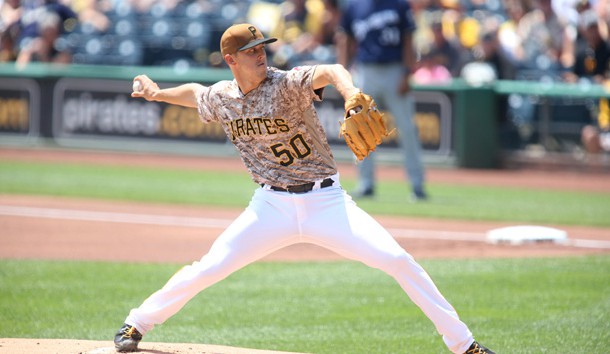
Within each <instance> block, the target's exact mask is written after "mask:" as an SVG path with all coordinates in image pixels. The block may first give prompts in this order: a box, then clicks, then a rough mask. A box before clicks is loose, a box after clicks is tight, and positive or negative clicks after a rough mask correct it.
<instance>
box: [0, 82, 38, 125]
mask: <svg viewBox="0 0 610 354" xmlns="http://www.w3.org/2000/svg"><path fill="white" fill-rule="evenodd" d="M39 106H40V89H39V86H38V84H37V83H36V81H34V80H30V79H13V78H3V79H2V80H0V134H2V135H14V136H37V135H38V127H39V122H40V118H39V116H38V109H37V108H38V107H39Z"/></svg>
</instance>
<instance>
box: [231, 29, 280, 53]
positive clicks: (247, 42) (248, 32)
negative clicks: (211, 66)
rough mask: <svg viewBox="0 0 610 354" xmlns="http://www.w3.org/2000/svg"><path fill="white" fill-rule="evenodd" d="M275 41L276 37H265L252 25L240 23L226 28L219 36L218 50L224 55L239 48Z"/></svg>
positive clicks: (243, 48) (237, 50)
mask: <svg viewBox="0 0 610 354" xmlns="http://www.w3.org/2000/svg"><path fill="white" fill-rule="evenodd" d="M275 41H277V38H265V37H264V36H263V33H262V32H261V31H259V30H258V28H256V27H255V26H254V25H251V24H249V23H240V24H237V25H233V26H231V27H229V28H227V30H226V31H225V32H224V33H223V34H222V37H221V38H220V51H221V53H222V55H223V56H224V55H225V54H234V53H237V52H239V51H240V50H245V49H248V48H252V47H254V46H257V45H259V44H263V43H273V42H275Z"/></svg>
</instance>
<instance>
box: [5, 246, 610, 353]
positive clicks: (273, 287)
mask: <svg viewBox="0 0 610 354" xmlns="http://www.w3.org/2000/svg"><path fill="white" fill-rule="evenodd" d="M421 263H422V265H423V266H424V267H425V268H426V269H427V270H428V272H429V273H430V274H431V276H432V278H433V279H434V280H435V282H436V283H437V285H438V286H439V288H440V289H441V291H442V292H443V293H444V294H445V296H446V297H447V298H448V300H449V301H450V302H451V303H452V304H453V305H454V306H455V307H456V308H457V310H458V312H459V313H460V316H461V317H462V319H463V320H464V321H465V322H466V323H468V325H469V326H470V328H471V329H472V330H473V332H474V333H475V335H476V336H477V338H478V339H480V340H481V342H483V343H486V344H488V345H489V346H490V347H492V348H493V349H495V350H496V351H497V352H499V353H517V354H518V353H583V352H604V351H605V350H606V349H607V348H608V347H609V346H610V339H609V337H608V333H610V322H608V319H607V314H608V310H609V309H610V297H608V294H609V293H610V272H609V270H610V257H607V256H597V257H573V258H559V259H553V258H543V259H501V260H442V261H436V260H425V261H422V262H421ZM179 267H180V266H179V265H176V264H128V263H123V264H113V263H99V262H60V261H23V260H20V261H16V260H3V261H0V313H2V314H3V315H2V316H0V334H1V335H2V336H3V337H30V338H39V337H43V338H79V339H93V340H108V341H110V340H111V338H112V335H113V334H114V331H115V330H116V329H117V328H118V326H119V325H120V324H121V321H122V320H123V319H124V317H125V316H126V315H127V312H128V311H129V309H130V308H131V307H133V306H137V305H138V304H139V303H140V302H141V301H143V300H144V298H145V297H146V296H148V295H150V293H151V292H152V291H154V290H157V289H158V288H159V287H160V286H162V285H163V283H164V282H165V281H166V280H167V279H168V278H169V277H170V276H171V274H173V273H174V272H175V271H176V270H177V269H178V268H179ZM380 275H381V276H380ZM145 340H147V341H151V342H153V341H163V342H196V343H209V344H222V345H235V346H243V347H252V348H266V349H276V350H288V351H301V352H310V353H320V354H323V353H367V354H369V353H398V352H408V353H445V352H447V351H446V349H445V348H444V345H443V343H442V340H441V339H440V337H439V336H437V335H436V333H435V330H434V327H433V326H432V324H431V323H430V322H429V320H428V319H427V318H425V317H424V316H423V315H422V314H421V312H420V311H419V309H418V308H417V307H416V306H415V305H413V304H412V303H411V302H410V301H409V300H408V298H407V297H406V296H405V295H404V294H403V292H402V291H401V290H400V288H399V287H398V285H397V284H396V283H395V282H394V281H393V280H392V279H390V278H389V277H387V276H384V275H383V274H382V273H381V272H380V271H378V270H375V269H371V268H367V267H365V266H363V265H361V264H358V263H353V262H331V263H255V264H252V265H250V266H248V267H246V268H244V269H242V270H240V271H238V272H236V273H234V274H233V275H231V276H230V277H229V278H228V279H226V280H224V281H222V282H220V283H218V284H216V285H214V286H212V287H210V288H209V289H207V290H205V291H204V292H202V293H201V294H199V295H198V296H197V297H195V299H193V301H191V302H190V303H189V304H187V306H186V307H185V308H184V309H182V311H180V312H179V313H178V314H177V315H176V316H174V317H172V318H171V319H170V320H168V321H167V322H166V323H165V324H163V325H161V326H158V327H157V328H156V329H155V330H153V331H151V332H150V333H148V334H147V335H146V337H145Z"/></svg>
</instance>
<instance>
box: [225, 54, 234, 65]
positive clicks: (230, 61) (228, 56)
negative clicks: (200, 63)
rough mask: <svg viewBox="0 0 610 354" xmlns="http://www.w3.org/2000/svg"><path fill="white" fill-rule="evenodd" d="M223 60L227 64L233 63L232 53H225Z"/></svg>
mask: <svg viewBox="0 0 610 354" xmlns="http://www.w3.org/2000/svg"><path fill="white" fill-rule="evenodd" d="M225 62H226V63H227V65H229V66H231V65H235V64H236V62H235V58H234V57H233V55H231V54H225Z"/></svg>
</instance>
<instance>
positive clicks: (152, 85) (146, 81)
mask: <svg viewBox="0 0 610 354" xmlns="http://www.w3.org/2000/svg"><path fill="white" fill-rule="evenodd" d="M133 81H140V82H141V83H142V90H141V91H134V92H132V93H131V97H140V98H144V99H145V100H147V101H157V102H165V103H169V104H175V105H179V106H184V107H191V108H197V93H198V92H200V90H201V89H203V88H204V86H203V85H201V84H197V83H188V84H183V85H179V86H175V87H170V88H166V89H160V88H159V86H158V85H157V83H156V82H154V81H152V80H151V79H150V78H149V77H148V76H146V75H138V76H136V77H135V78H134V79H133Z"/></svg>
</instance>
